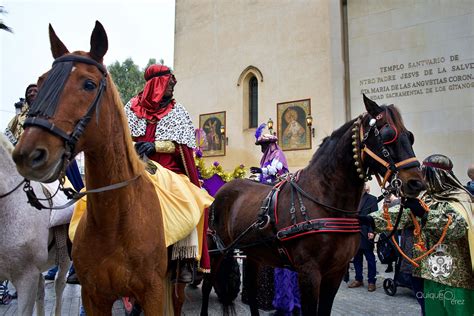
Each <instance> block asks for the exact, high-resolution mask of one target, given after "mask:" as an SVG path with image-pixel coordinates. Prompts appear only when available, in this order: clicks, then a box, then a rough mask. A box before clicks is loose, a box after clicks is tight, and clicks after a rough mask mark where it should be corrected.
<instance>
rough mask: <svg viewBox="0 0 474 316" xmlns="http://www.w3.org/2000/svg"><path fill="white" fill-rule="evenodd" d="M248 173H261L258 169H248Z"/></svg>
mask: <svg viewBox="0 0 474 316" xmlns="http://www.w3.org/2000/svg"><path fill="white" fill-rule="evenodd" d="M250 173H262V169H261V168H258V167H250Z"/></svg>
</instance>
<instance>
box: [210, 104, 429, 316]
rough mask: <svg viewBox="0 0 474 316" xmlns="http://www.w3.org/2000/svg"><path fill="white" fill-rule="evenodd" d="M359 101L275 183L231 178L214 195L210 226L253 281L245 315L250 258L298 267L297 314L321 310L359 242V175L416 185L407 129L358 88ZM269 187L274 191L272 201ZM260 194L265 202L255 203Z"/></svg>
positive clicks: (408, 192) (409, 192)
mask: <svg viewBox="0 0 474 316" xmlns="http://www.w3.org/2000/svg"><path fill="white" fill-rule="evenodd" d="M364 103H365V107H366V110H367V113H366V114H364V115H361V116H359V117H358V118H356V119H354V120H352V121H350V122H348V123H346V124H344V125H343V126H342V127H341V128H339V129H337V130H336V131H334V132H333V133H332V135H331V136H329V137H327V138H326V139H324V141H323V142H322V144H321V146H320V148H319V149H318V150H317V151H316V153H315V154H314V155H313V157H312V159H311V161H310V163H309V165H308V166H307V167H306V168H304V169H302V170H300V171H299V172H298V173H297V174H295V175H294V176H293V177H290V178H288V179H287V181H284V182H282V184H280V186H279V187H278V189H276V190H272V187H270V186H267V185H262V184H259V183H255V182H251V181H248V180H240V179H239V180H234V181H232V182H230V183H227V184H226V185H224V186H223V187H222V188H221V189H220V191H219V192H218V193H217V195H216V196H215V201H214V204H213V206H212V207H211V212H210V221H209V223H210V227H211V229H213V230H214V231H215V233H216V235H217V236H219V237H220V239H221V240H222V242H223V244H224V245H226V246H227V247H231V248H232V247H235V248H239V249H241V250H243V251H244V253H245V254H246V255H247V261H248V264H247V269H246V275H247V277H248V280H250V282H252V281H253V282H254V284H249V285H248V286H247V290H248V297H249V301H250V306H251V312H252V315H258V309H257V307H256V301H255V298H256V297H257V295H256V289H257V286H256V284H255V282H256V280H257V277H256V275H255V270H256V269H255V266H256V264H265V265H270V266H274V267H284V266H291V267H292V268H293V269H294V270H296V271H297V272H298V277H299V286H300V290H301V303H302V312H303V315H329V314H330V312H331V309H332V304H333V301H334V297H335V295H336V292H337V290H338V288H339V284H340V283H341V280H342V278H343V276H344V274H345V272H346V269H347V265H348V263H349V261H350V260H351V258H352V257H354V255H355V253H356V252H357V249H358V247H359V240H360V234H359V228H360V226H359V223H358V220H357V207H358V205H359V201H360V198H361V194H362V189H363V186H364V181H366V180H367V177H369V176H370V175H372V174H375V175H380V176H382V177H383V178H384V180H381V181H382V182H383V184H382V185H383V186H386V185H387V184H390V183H391V184H394V185H396V184H398V187H399V190H400V191H401V194H403V195H405V196H410V197H414V196H417V195H418V194H419V193H420V191H421V190H422V189H423V187H424V186H423V183H422V176H421V174H420V171H419V163H418V161H417V160H416V158H415V154H414V152H413V148H412V145H413V141H414V139H413V135H412V134H411V133H410V132H409V131H408V130H407V129H406V128H405V126H404V125H403V122H402V119H401V116H400V113H399V112H398V110H397V109H396V108H395V107H394V106H392V105H391V106H385V105H384V106H379V105H377V104H376V103H375V102H373V101H372V100H370V99H368V98H366V97H365V96H364ZM270 191H272V192H273V191H274V192H273V193H275V194H274V195H273V196H274V197H276V196H277V198H276V201H275V202H274V203H273V202H272V203H270V202H269V201H270V200H272V199H271V198H270V196H271V195H269V192H270ZM264 200H265V201H266V202H269V204H268V207H266V208H265V207H263V209H261V207H262V206H265V205H266V203H264V202H263V201H264ZM274 200H275V199H274ZM273 205H275V207H273ZM302 206H304V207H303V208H302ZM259 219H260V220H259ZM268 219H271V221H270V224H267V222H266V221H268ZM276 235H278V237H279V238H275V237H276ZM218 261H219V260H218V259H216V260H214V262H218ZM213 269H214V267H213ZM203 291H208V289H205V288H204V287H203ZM203 297H204V298H205V297H208V293H206V292H205V293H203ZM203 306H207V305H206V302H204V303H203ZM205 314H207V311H206V310H202V315H205Z"/></svg>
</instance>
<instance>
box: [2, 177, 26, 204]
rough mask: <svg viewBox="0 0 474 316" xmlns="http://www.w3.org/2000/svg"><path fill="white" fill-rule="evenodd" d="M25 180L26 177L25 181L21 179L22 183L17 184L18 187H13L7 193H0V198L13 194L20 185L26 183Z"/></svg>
mask: <svg viewBox="0 0 474 316" xmlns="http://www.w3.org/2000/svg"><path fill="white" fill-rule="evenodd" d="M25 181H27V180H26V179H23V181H21V182H20V183H18V184H17V186H16V187H14V188H13V189H11V190H10V191H8V192H7V193H4V194H2V195H0V199H3V198H4V197H7V196H9V195H10V194H12V193H13V192H15V191H16V190H17V189H18V188H19V187H21V185H22V184H23V183H25Z"/></svg>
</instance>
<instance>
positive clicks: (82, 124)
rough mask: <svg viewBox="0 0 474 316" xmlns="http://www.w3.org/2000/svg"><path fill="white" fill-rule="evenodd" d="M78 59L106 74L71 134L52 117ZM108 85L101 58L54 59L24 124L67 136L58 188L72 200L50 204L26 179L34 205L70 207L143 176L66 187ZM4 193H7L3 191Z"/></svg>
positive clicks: (68, 57)
mask: <svg viewBox="0 0 474 316" xmlns="http://www.w3.org/2000/svg"><path fill="white" fill-rule="evenodd" d="M75 62H76V63H84V64H89V65H93V66H95V67H97V69H99V71H100V72H101V73H102V78H101V80H100V82H99V87H98V89H97V94H96V96H95V98H94V100H93V101H92V103H91V105H90V106H89V108H88V109H87V112H86V113H85V114H84V116H83V117H82V118H81V119H80V120H79V121H78V122H77V123H76V125H75V127H74V129H73V131H72V132H71V133H70V134H68V133H67V132H65V131H64V130H62V129H60V128H59V127H57V126H56V125H54V123H52V122H50V121H49V119H50V118H52V117H53V116H54V114H55V112H56V110H57V107H58V104H59V99H60V97H61V94H62V91H63V90H64V86H65V84H66V81H67V78H68V77H69V75H70V73H71V71H72V69H73V66H74V63H75ZM106 88H107V70H106V69H105V67H104V66H103V65H102V64H100V63H98V62H97V61H95V60H93V59H91V58H89V57H85V56H78V55H65V56H61V57H59V58H57V59H56V60H55V61H54V62H53V67H52V69H51V71H50V73H49V74H48V77H47V78H46V80H45V82H44V84H43V86H42V87H41V89H40V90H39V92H38V96H37V98H36V99H35V101H34V102H33V104H32V105H31V107H30V109H29V111H28V118H27V119H26V120H25V123H24V124H23V126H24V128H26V127H29V126H36V127H40V128H42V129H45V130H46V131H48V132H49V133H51V134H53V135H55V136H57V137H59V138H61V139H63V140H64V147H65V152H64V155H63V157H62V159H63V164H62V170H61V173H60V178H61V180H60V184H59V188H58V189H59V190H61V191H63V192H64V194H66V196H67V197H68V198H69V199H71V201H69V202H68V203H66V204H65V205H62V206H57V207H46V206H44V205H42V204H41V202H40V201H39V200H40V199H38V198H37V197H36V194H35V193H34V191H33V188H32V187H31V185H30V181H29V180H26V179H25V181H24V182H25V186H24V188H23V190H24V191H25V192H26V195H27V197H28V202H29V203H30V204H31V205H33V206H34V207H36V208H37V209H62V208H66V207H68V206H69V205H71V204H73V203H75V202H76V201H77V200H79V199H80V198H81V197H83V196H85V195H87V194H89V193H99V192H104V191H109V190H115V189H118V188H122V187H124V186H127V185H128V184H130V183H131V182H133V181H135V180H136V179H138V178H139V177H140V175H136V176H135V177H133V178H131V179H128V180H126V181H122V182H119V183H114V184H111V185H108V186H105V187H101V188H97V189H92V190H88V191H84V192H80V193H79V192H76V191H75V190H73V189H71V188H65V187H64V173H65V169H66V167H67V165H68V164H69V162H70V160H71V159H72V158H73V157H74V150H75V147H76V144H77V142H78V140H79V138H80V137H81V136H82V134H84V130H85V128H86V126H87V124H88V123H89V122H90V120H91V119H92V114H93V113H94V111H95V112H96V120H97V122H98V120H99V112H100V104H101V102H100V101H101V100H102V96H103V93H104V91H105V90H106ZM14 190H15V189H13V190H12V191H11V192H13V191H14ZM11 192H9V193H11ZM9 193H8V194H9ZM1 197H3V195H2V196H1Z"/></svg>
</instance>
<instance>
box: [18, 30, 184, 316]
mask: <svg viewBox="0 0 474 316" xmlns="http://www.w3.org/2000/svg"><path fill="white" fill-rule="evenodd" d="M49 36H50V42H51V51H52V54H53V57H54V58H55V62H54V64H53V67H52V69H51V70H50V71H49V72H48V73H46V74H45V75H43V76H42V77H40V78H39V81H38V85H39V87H40V89H39V90H40V92H39V94H38V98H37V99H36V103H34V104H33V105H32V107H31V110H30V113H29V118H28V119H27V120H26V122H25V131H24V133H23V135H22V137H21V139H20V142H19V143H18V145H17V146H16V147H15V151H14V153H13V158H14V160H15V162H16V164H17V169H18V170H19V172H20V173H21V174H22V175H23V176H24V177H27V178H29V179H34V180H37V181H42V182H51V181H53V180H55V179H57V178H59V177H61V175H62V173H63V171H64V168H65V165H66V164H67V161H68V160H70V159H72V158H73V157H74V156H75V155H76V154H77V153H79V152H81V151H83V152H84V154H85V167H86V186H87V188H88V189H89V190H91V189H96V188H106V187H107V186H109V185H114V184H115V185H116V186H115V187H113V189H112V190H105V191H103V192H99V193H94V194H89V195H88V198H87V212H86V214H85V215H84V216H83V217H82V219H81V221H80V223H79V226H78V228H77V231H76V235H75V238H74V243H73V252H72V256H73V259H74V265H75V267H76V271H77V274H78V277H79V280H80V282H81V285H82V300H83V304H84V307H85V309H86V312H87V315H89V316H95V315H111V314H112V304H113V303H114V301H115V300H116V299H118V298H119V297H122V296H129V297H135V298H136V299H137V301H138V303H139V304H140V305H141V306H142V307H143V310H144V312H145V314H146V315H170V314H172V313H173V310H172V308H169V306H170V305H173V303H171V304H170V302H169V301H170V300H169V299H166V298H165V297H168V298H169V296H170V295H171V294H170V293H171V291H169V290H167V289H169V287H167V286H168V285H169V282H168V280H169V278H168V273H167V267H168V251H167V248H166V245H165V237H164V229H163V218H162V214H161V211H160V209H159V205H160V204H159V201H158V199H159V197H158V196H157V194H156V191H155V189H154V186H153V184H152V183H151V181H150V180H149V178H147V176H146V175H145V169H144V164H143V163H142V162H141V161H140V160H139V158H138V156H137V154H136V152H135V149H134V147H133V144H132V139H131V137H130V132H129V130H128V127H127V122H126V118H125V114H124V111H123V104H122V102H121V101H120V97H119V94H118V91H117V89H116V88H115V85H114V83H113V81H112V79H111V78H110V76H109V75H108V73H107V70H106V69H105V66H104V65H103V56H104V55H105V53H106V52H107V48H108V41H107V35H106V33H105V30H104V28H103V26H102V25H101V24H100V23H99V22H96V25H95V28H94V30H93V32H92V35H91V48H90V52H88V53H87V52H83V51H76V52H73V53H69V51H68V49H67V48H66V46H65V45H64V44H63V43H62V42H61V40H60V39H59V38H58V37H57V36H56V34H55V32H54V30H53V29H52V27H51V25H50V28H49ZM183 289H184V288H181V289H180V290H179V291H173V293H176V292H179V293H182V290H183ZM20 295H21V293H20ZM183 300H184V298H183V296H180V299H177V300H175V301H174V308H175V311H174V312H175V313H176V314H180V308H181V305H182V303H183ZM165 302H166V303H165ZM165 305H166V306H165Z"/></svg>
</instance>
